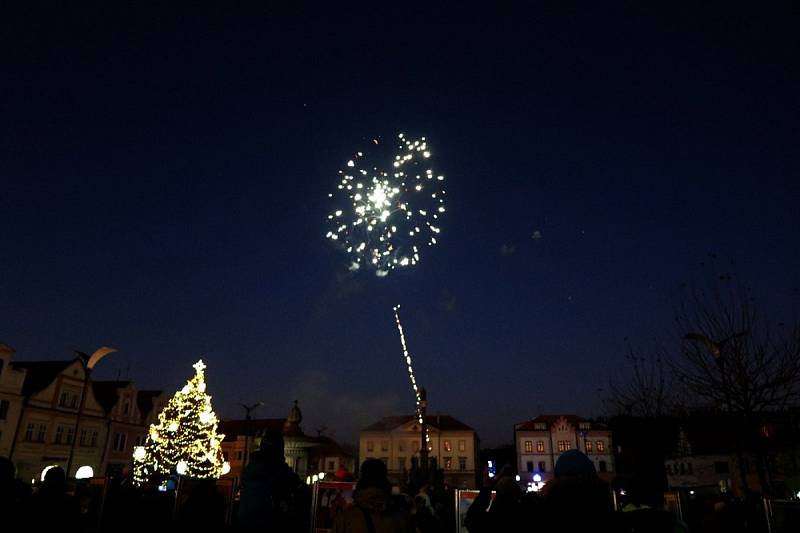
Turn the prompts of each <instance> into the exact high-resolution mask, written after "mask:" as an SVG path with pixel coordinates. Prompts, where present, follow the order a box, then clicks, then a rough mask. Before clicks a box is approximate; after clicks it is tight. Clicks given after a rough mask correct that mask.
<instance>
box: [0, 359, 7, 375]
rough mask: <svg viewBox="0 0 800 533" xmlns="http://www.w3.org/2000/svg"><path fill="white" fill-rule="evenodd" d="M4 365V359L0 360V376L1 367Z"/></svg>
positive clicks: (0, 372)
mask: <svg viewBox="0 0 800 533" xmlns="http://www.w3.org/2000/svg"><path fill="white" fill-rule="evenodd" d="M5 364H6V362H5V360H4V359H0V374H2V373H3V365H5Z"/></svg>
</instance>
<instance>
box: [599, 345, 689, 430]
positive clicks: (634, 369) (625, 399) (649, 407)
mask: <svg viewBox="0 0 800 533" xmlns="http://www.w3.org/2000/svg"><path fill="white" fill-rule="evenodd" d="M625 362H626V364H625V366H624V367H622V368H620V369H619V370H618V371H617V372H615V374H614V375H613V376H612V377H611V379H610V383H609V394H608V396H607V403H608V404H609V405H610V407H611V410H612V414H615V415H627V416H636V417H641V418H661V417H662V416H665V415H667V414H668V413H670V412H671V411H672V410H673V408H674V407H675V396H674V394H673V392H674V387H673V383H672V376H671V373H670V372H669V369H668V368H667V366H666V365H665V363H664V358H663V357H662V355H661V351H660V349H656V350H654V353H652V354H645V353H643V352H642V351H641V350H637V349H634V348H630V349H629V351H628V354H627V355H626V356H625Z"/></svg>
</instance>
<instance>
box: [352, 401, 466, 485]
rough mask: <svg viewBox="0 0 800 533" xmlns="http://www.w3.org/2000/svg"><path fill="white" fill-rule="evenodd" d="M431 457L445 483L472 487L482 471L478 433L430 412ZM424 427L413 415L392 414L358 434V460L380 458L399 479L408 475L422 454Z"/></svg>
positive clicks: (428, 420) (401, 479)
mask: <svg viewBox="0 0 800 533" xmlns="http://www.w3.org/2000/svg"><path fill="white" fill-rule="evenodd" d="M426 424H427V427H428V436H429V445H428V456H429V459H431V460H435V461H436V465H437V466H438V467H439V468H441V469H442V470H443V473H444V481H445V483H447V484H449V485H451V486H453V487H458V488H472V487H475V486H476V484H477V474H478V472H479V471H480V469H479V468H478V464H477V458H478V454H479V449H478V443H479V441H478V434H477V433H476V432H475V430H474V429H472V428H471V427H469V426H468V425H466V424H464V423H463V422H460V421H459V420H456V419H455V418H453V417H451V416H448V415H428V416H427V417H426ZM420 435H421V428H420V425H419V423H418V421H417V418H416V417H415V416H414V415H408V416H390V417H385V418H382V419H381V420H379V421H378V422H376V423H374V424H372V425H370V426H368V427H366V428H365V429H363V430H362V431H361V433H360V435H359V460H361V461H364V460H366V459H373V458H374V459H380V460H381V461H383V462H384V463H386V466H387V468H388V470H389V477H390V479H392V480H393V481H395V482H397V483H403V482H405V480H406V479H407V478H408V474H409V472H410V470H411V468H412V465H414V464H417V463H418V461H419V456H420Z"/></svg>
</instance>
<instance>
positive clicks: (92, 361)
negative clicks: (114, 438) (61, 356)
mask: <svg viewBox="0 0 800 533" xmlns="http://www.w3.org/2000/svg"><path fill="white" fill-rule="evenodd" d="M116 351H117V350H115V349H114V348H109V347H108V346H103V347H101V348H98V349H97V350H96V351H95V352H94V353H93V354H92V355H89V354H86V353H83V352H79V351H77V350H75V353H77V354H78V357H79V358H80V360H81V362H82V363H83V389H82V390H81V401H80V404H79V405H78V415H77V416H76V417H75V432H74V433H73V437H72V443H71V444H70V447H69V458H68V459H67V469H66V474H67V477H69V470H70V468H71V467H72V458H73V457H74V455H75V443H76V442H77V440H78V438H79V433H78V431H79V426H80V423H81V417H82V416H83V408H84V406H85V405H86V391H87V389H88V388H89V376H91V374H92V369H94V365H96V364H97V363H98V362H99V361H100V359H102V358H103V357H105V356H107V355H108V354H110V353H114V352H116Z"/></svg>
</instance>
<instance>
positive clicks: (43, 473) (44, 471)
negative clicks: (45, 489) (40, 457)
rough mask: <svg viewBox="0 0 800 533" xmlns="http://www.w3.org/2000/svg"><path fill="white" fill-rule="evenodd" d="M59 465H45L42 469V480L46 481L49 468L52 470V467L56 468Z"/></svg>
mask: <svg viewBox="0 0 800 533" xmlns="http://www.w3.org/2000/svg"><path fill="white" fill-rule="evenodd" d="M57 466H58V465H48V466H46V467H44V470H42V475H41V480H42V481H44V476H46V475H47V471H48V470H50V469H51V468H55V467H57Z"/></svg>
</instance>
